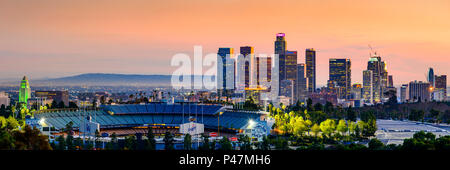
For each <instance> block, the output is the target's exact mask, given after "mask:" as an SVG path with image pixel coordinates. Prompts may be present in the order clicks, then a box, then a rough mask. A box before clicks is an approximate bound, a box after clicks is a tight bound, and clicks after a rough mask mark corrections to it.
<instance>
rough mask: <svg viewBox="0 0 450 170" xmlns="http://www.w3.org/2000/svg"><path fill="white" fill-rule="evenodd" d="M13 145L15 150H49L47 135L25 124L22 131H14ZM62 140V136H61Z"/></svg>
mask: <svg viewBox="0 0 450 170" xmlns="http://www.w3.org/2000/svg"><path fill="white" fill-rule="evenodd" d="M12 136H13V137H14V147H15V149H17V150H51V149H52V148H51V146H50V144H49V143H48V137H47V136H45V135H42V134H41V132H40V131H39V129H37V128H31V127H30V126H28V125H26V126H25V127H24V129H23V130H22V131H14V132H13V134H12ZM63 140H64V138H63Z"/></svg>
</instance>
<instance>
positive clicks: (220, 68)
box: [217, 48, 236, 97]
mask: <svg viewBox="0 0 450 170" xmlns="http://www.w3.org/2000/svg"><path fill="white" fill-rule="evenodd" d="M233 54H234V50H233V48H219V51H218V53H217V62H218V64H217V90H218V93H219V95H220V96H228V97H229V96H231V93H233V91H234V89H235V76H236V75H235V69H236V63H235V61H234V57H233Z"/></svg>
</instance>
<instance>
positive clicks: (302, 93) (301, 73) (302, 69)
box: [297, 64, 308, 102]
mask: <svg viewBox="0 0 450 170" xmlns="http://www.w3.org/2000/svg"><path fill="white" fill-rule="evenodd" d="M305 73H306V66H305V64H297V99H298V100H299V101H300V102H305V100H306V98H307V96H308V89H307V86H308V79H307V78H306V76H305Z"/></svg>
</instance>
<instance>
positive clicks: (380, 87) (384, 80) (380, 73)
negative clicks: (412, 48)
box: [367, 54, 388, 103]
mask: <svg viewBox="0 0 450 170" xmlns="http://www.w3.org/2000/svg"><path fill="white" fill-rule="evenodd" d="M367 70H371V71H372V76H373V81H372V83H373V85H372V88H373V100H374V102H375V103H379V102H381V98H382V97H383V93H384V92H385V91H386V89H387V86H388V72H387V66H386V62H384V61H382V60H381V57H380V56H378V55H376V54H375V55H374V56H372V57H370V59H369V62H368V63H367Z"/></svg>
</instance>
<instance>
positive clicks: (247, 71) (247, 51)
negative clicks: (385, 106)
mask: <svg viewBox="0 0 450 170" xmlns="http://www.w3.org/2000/svg"><path fill="white" fill-rule="evenodd" d="M240 52H241V55H240V57H243V58H241V59H238V60H239V62H243V64H244V65H243V67H244V68H243V73H240V72H239V73H238V74H240V76H242V78H243V79H244V85H245V88H249V87H250V84H252V81H253V72H252V70H254V68H253V67H254V66H253V64H254V48H253V47H250V46H244V47H241V48H240Z"/></svg>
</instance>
